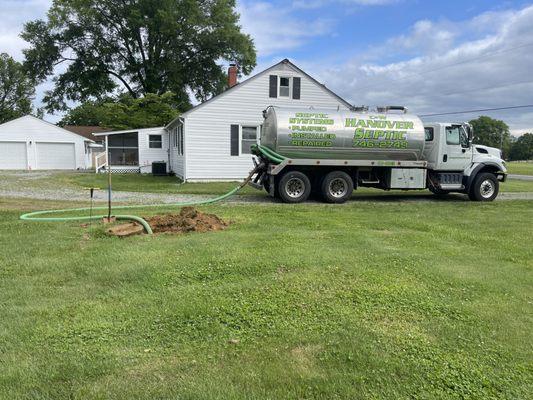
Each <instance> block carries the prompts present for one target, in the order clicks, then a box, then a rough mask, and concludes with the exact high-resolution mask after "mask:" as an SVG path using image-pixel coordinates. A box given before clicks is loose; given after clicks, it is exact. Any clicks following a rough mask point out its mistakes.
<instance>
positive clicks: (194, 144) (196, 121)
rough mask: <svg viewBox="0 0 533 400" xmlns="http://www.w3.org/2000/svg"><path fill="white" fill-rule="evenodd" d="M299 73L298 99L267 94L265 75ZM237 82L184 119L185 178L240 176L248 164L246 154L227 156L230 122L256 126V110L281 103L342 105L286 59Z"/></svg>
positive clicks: (258, 115)
mask: <svg viewBox="0 0 533 400" xmlns="http://www.w3.org/2000/svg"><path fill="white" fill-rule="evenodd" d="M271 75H278V76H284V77H290V78H294V77H299V78H301V81H300V99H292V96H291V98H284V97H279V96H278V97H276V98H272V97H270V94H271V93H270V80H271V78H270V76H271ZM241 85H242V86H238V87H235V88H234V89H232V90H230V91H228V92H226V93H223V94H222V95H220V96H219V97H218V98H216V99H213V100H212V101H209V102H207V103H204V104H202V105H200V106H198V107H197V108H196V109H193V110H191V111H189V112H188V113H185V114H184V115H183V118H184V119H185V131H184V132H185V142H186V148H185V156H186V160H185V165H186V176H185V178H186V180H189V181H200V180H206V181H209V180H240V179H242V178H244V177H245V176H246V175H247V174H248V172H249V171H250V170H251V169H252V168H253V163H252V157H251V155H250V154H242V153H241V152H239V155H237V156H232V155H231V125H233V124H238V125H240V126H243V125H251V126H259V125H260V124H261V123H262V122H263V117H262V111H263V110H264V109H265V108H266V107H268V106H269V105H273V106H281V107H299V108H309V107H315V108H322V109H324V108H325V109H337V108H340V109H342V110H346V109H348V107H347V106H346V104H345V103H343V102H342V101H341V100H340V99H338V98H337V97H335V96H334V95H333V94H331V93H330V92H328V91H327V90H326V89H325V88H323V87H322V86H321V85H319V84H317V83H316V82H314V81H313V80H312V79H310V78H309V77H307V76H305V75H304V74H302V73H301V72H300V71H298V70H296V69H295V68H293V67H292V66H291V65H289V64H286V63H280V64H277V65H276V66H274V67H273V68H270V69H268V70H266V71H264V72H262V73H260V74H259V75H256V76H255V77H253V78H251V79H250V80H248V81H246V82H243V83H242V84H241Z"/></svg>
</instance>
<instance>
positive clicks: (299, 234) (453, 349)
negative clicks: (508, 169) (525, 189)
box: [0, 199, 533, 399]
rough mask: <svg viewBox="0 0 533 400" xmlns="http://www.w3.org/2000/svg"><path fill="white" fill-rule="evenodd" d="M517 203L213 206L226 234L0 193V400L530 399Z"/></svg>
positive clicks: (528, 297) (524, 217)
mask: <svg viewBox="0 0 533 400" xmlns="http://www.w3.org/2000/svg"><path fill="white" fill-rule="evenodd" d="M532 205H533V203H532V202H528V201H507V202H499V203H497V202H496V203H490V204H481V203H470V202H455V201H443V202H379V201H378V202H356V203H349V204H346V205H342V206H334V205H322V204H304V205H294V206H292V205H282V204H281V205H280V204H278V205H273V204H259V205H244V204H241V205H229V204H226V205H224V204H221V205H218V206H210V207H202V208H201V209H202V210H203V211H209V212H215V213H217V214H218V215H220V216H222V217H224V218H225V219H227V220H230V221H232V222H233V223H232V225H231V226H230V227H229V229H227V230H226V231H223V232H214V233H207V234H194V233H193V234H188V235H183V236H169V235H160V236H151V237H149V236H139V237H131V238H126V239H118V238H109V237H106V235H105V234H104V233H103V228H102V227H101V226H93V227H92V228H88V227H86V228H83V227H80V224H77V223H36V222H21V221H19V220H18V219H17V218H18V215H19V212H18V211H16V210H15V208H16V207H19V208H23V209H30V208H46V207H47V204H46V203H38V204H32V203H31V202H29V201H22V202H19V201H10V200H5V199H4V200H3V202H2V205H1V207H2V209H3V210H4V211H1V212H0V217H1V218H0V244H1V252H0V265H1V267H0V321H1V324H0V398H2V399H4V398H5V399H18V398H28V399H29V398H31V399H37V398H38V399H81V398H83V399H100V398H106V399H107V398H109V399H154V398H158V399H168V398H172V399H244V398H247V399H252V398H269V399H285V398H286V399H295V398H306V399H330V398H342V399H382V398H386V399H412V398H426V399H430V398H431V399H432V398H446V399H466V398H468V399H525V398H528V397H530V395H531V392H532V389H533V367H532V365H533V364H532V363H533V351H532V347H531V343H532V341H533V333H532V329H531V327H532V326H533V325H532V324H533V313H532V309H531V307H532V302H533V298H532V294H533V275H532V267H533V261H532V260H533V246H531V239H530V238H531V237H532V234H533V229H532V226H531V221H533V207H532ZM53 206H54V207H64V206H65V205H64V204H59V203H54V204H53ZM154 212H155V211H154V210H153V209H152V210H146V211H145V212H143V211H142V210H141V211H139V212H137V214H138V215H149V214H151V213H154ZM528 393H529V394H528Z"/></svg>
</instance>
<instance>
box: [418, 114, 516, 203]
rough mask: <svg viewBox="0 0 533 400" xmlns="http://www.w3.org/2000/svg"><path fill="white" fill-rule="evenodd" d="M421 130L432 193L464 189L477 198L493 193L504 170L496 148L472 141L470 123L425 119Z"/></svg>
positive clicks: (494, 195)
mask: <svg viewBox="0 0 533 400" xmlns="http://www.w3.org/2000/svg"><path fill="white" fill-rule="evenodd" d="M424 131H425V145H424V151H423V152H422V157H423V158H424V160H426V161H427V163H428V188H429V189H430V190H431V191H432V192H433V193H436V194H445V193H449V192H460V193H467V194H468V195H469V197H470V198H471V199H472V200H478V201H484V200H492V199H494V198H495V197H496V196H497V194H498V190H499V182H500V181H504V180H505V178H506V172H507V169H506V167H505V161H503V159H502V158H501V152H500V150H499V149H495V148H491V147H487V146H481V145H475V144H473V143H472V138H473V129H472V126H471V125H470V124H468V123H464V122H463V123H453V122H450V123H443V122H435V123H426V124H424ZM481 176H483V178H484V179H481V178H480V177H481Z"/></svg>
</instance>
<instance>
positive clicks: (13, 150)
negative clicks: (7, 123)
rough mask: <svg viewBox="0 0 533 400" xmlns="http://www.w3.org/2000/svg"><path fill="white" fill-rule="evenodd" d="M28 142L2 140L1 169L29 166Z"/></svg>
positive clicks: (0, 150)
mask: <svg viewBox="0 0 533 400" xmlns="http://www.w3.org/2000/svg"><path fill="white" fill-rule="evenodd" d="M27 156H28V155H27V153H26V142H0V169H26V168H28V163H27Z"/></svg>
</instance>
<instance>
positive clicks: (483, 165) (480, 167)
mask: <svg viewBox="0 0 533 400" xmlns="http://www.w3.org/2000/svg"><path fill="white" fill-rule="evenodd" d="M486 167H490V169H491V170H494V169H495V170H496V171H501V169H500V166H499V165H498V164H497V163H491V162H482V163H479V164H478V165H476V166H475V167H474V169H473V170H472V171H471V172H470V175H468V176H465V178H466V182H464V186H465V188H466V190H467V191H468V190H470V185H472V182H474V179H476V176H477V174H478V173H479V172H481V171H482V170H483V169H484V168H486Z"/></svg>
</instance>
